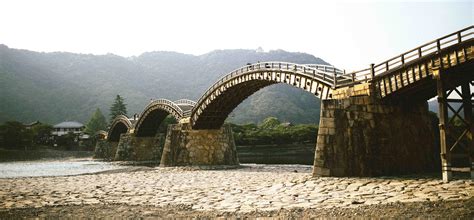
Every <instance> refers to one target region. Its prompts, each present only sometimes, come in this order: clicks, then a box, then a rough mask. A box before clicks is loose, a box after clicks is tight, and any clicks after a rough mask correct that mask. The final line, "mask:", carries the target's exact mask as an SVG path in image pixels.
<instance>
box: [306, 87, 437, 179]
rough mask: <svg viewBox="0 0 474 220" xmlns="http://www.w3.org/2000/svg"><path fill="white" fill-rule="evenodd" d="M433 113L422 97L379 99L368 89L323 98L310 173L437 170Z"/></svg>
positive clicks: (339, 174) (351, 174)
mask: <svg viewBox="0 0 474 220" xmlns="http://www.w3.org/2000/svg"><path fill="white" fill-rule="evenodd" d="M366 89H368V87H367V88H366ZM353 94H354V93H353ZM355 95H359V94H355ZM434 118H435V116H432V115H431V116H430V113H429V111H428V105H427V103H426V102H421V103H400V102H398V103H396V104H395V103H380V102H379V101H377V99H373V98H372V97H371V96H369V95H365V96H364V95H362V96H349V97H346V98H341V99H336V100H323V101H322V105H321V119H320V124H319V132H318V140H317V144H316V154H315V159H314V168H313V176H380V175H394V174H409V173H417V172H427V171H435V170H436V169H438V170H439V147H438V145H437V142H436V140H435V133H436V132H437V130H435V128H436V126H437V125H434V122H433V121H434V120H433V119H434Z"/></svg>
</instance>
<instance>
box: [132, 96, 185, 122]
mask: <svg viewBox="0 0 474 220" xmlns="http://www.w3.org/2000/svg"><path fill="white" fill-rule="evenodd" d="M156 104H165V105H168V106H171V107H172V108H173V109H174V110H176V111H177V112H178V113H179V114H180V115H183V110H181V108H180V107H179V106H178V105H177V104H175V103H174V102H173V101H171V100H168V99H155V100H152V101H151V102H150V103H148V105H146V107H145V108H144V109H143V112H142V113H141V114H140V118H141V116H142V115H144V113H145V111H146V110H148V108H150V107H151V106H153V105H156Z"/></svg>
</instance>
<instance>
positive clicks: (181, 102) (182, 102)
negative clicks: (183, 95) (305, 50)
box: [174, 99, 196, 106]
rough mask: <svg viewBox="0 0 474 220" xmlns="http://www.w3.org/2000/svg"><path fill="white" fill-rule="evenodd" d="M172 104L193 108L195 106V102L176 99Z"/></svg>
mask: <svg viewBox="0 0 474 220" xmlns="http://www.w3.org/2000/svg"><path fill="white" fill-rule="evenodd" d="M174 103H175V104H176V105H190V106H195V105H196V102H195V101H193V100H189V99H178V100H176V101H174Z"/></svg>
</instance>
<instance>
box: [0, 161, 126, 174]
mask: <svg viewBox="0 0 474 220" xmlns="http://www.w3.org/2000/svg"><path fill="white" fill-rule="evenodd" d="M121 168H124V166H120V165H117V164H113V163H110V162H102V161H95V160H92V159H72V160H46V161H43V160H39V161H18V162H1V163H0V178H14V177H37V176H68V175H78V174H85V173H96V172H100V171H106V170H115V169H121Z"/></svg>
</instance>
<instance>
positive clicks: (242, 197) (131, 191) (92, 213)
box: [0, 164, 474, 219]
mask: <svg viewBox="0 0 474 220" xmlns="http://www.w3.org/2000/svg"><path fill="white" fill-rule="evenodd" d="M311 168H312V167H311V166H304V165H271V166H270V165H255V164H253V165H252V164H244V165H243V166H242V167H241V168H236V169H227V170H199V169H189V168H146V169H136V170H128V171H122V172H117V171H106V172H102V173H100V174H88V175H78V176H68V177H30V178H9V179H0V218H8V217H12V216H30V217H32V216H37V215H39V216H44V217H68V216H74V217H76V216H79V217H81V216H83V217H97V218H100V217H108V216H111V217H171V216H172V217H218V216H227V217H258V216H275V217H281V218H282V219H286V218H292V217H294V218H301V217H311V216H316V217H328V216H335V217H337V216H355V215H356V214H357V215H358V216H366V217H383V216H385V217H467V218H472V217H474V215H473V213H472V210H474V208H473V201H472V199H473V197H474V182H473V181H472V180H469V179H460V180H456V181H452V182H449V183H443V182H442V181H441V180H440V179H439V177H432V176H404V177H381V178H335V177H321V178H312V177H311Z"/></svg>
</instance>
